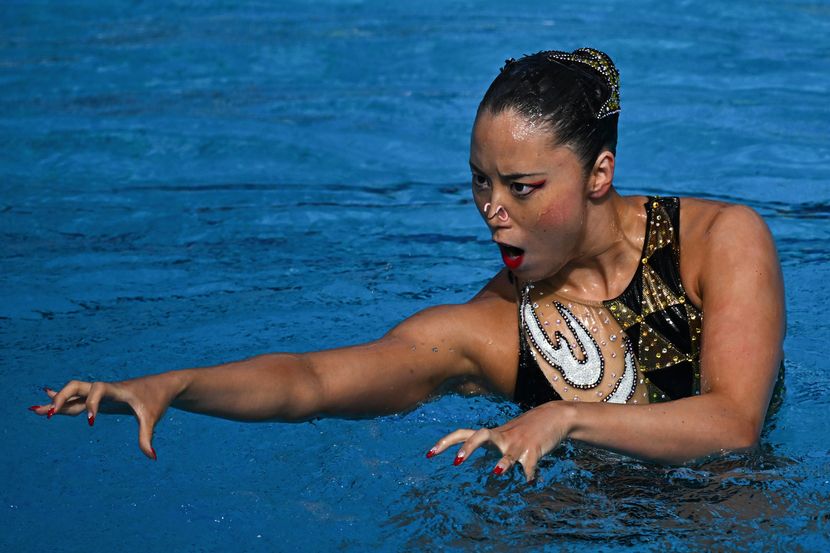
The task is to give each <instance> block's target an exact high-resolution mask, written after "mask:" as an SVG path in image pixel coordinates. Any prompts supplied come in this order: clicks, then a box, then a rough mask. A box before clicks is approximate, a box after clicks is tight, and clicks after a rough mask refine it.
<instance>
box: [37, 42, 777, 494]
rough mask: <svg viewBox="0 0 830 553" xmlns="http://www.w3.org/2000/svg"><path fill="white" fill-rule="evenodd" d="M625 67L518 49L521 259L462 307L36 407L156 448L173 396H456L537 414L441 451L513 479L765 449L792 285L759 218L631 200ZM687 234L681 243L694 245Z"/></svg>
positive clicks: (478, 176)
mask: <svg viewBox="0 0 830 553" xmlns="http://www.w3.org/2000/svg"><path fill="white" fill-rule="evenodd" d="M618 112H619V75H618V73H617V70H616V68H615V67H614V65H613V63H612V62H611V60H610V59H609V58H608V56H606V55H605V54H603V53H601V52H598V51H596V50H592V49H580V50H576V51H574V52H572V53H565V52H557V51H549V52H540V53H537V54H534V55H531V56H525V57H523V58H521V59H520V60H518V61H516V60H508V62H507V63H506V65H505V66H504V68H503V69H502V70H501V73H500V74H499V75H498V76H497V77H496V79H495V81H494V82H493V83H492V84H491V86H490V88H489V89H488V91H487V93H486V94H485V96H484V99H483V100H482V102H481V104H480V106H479V109H478V113H477V115H476V120H475V123H474V126H473V132H472V141H471V148H470V167H471V170H472V175H473V176H472V189H473V196H474V199H475V203H476V206H477V207H478V209H479V211H480V213H481V215H482V218H483V219H484V221H485V223H486V224H487V226H488V227H489V229H490V231H491V233H492V237H493V240H494V241H495V242H496V243H497V244H498V246H499V248H500V250H501V255H502V258H503V260H504V264H505V265H506V268H505V269H504V270H502V271H501V272H500V273H498V274H497V275H496V276H495V277H494V278H493V279H492V280H491V281H490V282H489V283H488V284H487V285H486V286H485V287H484V289H483V290H481V291H480V292H479V293H478V294H477V295H476V296H475V297H474V298H473V299H472V300H470V301H469V302H468V303H466V304H463V305H450V306H440V307H434V308H431V309H427V310H425V311H423V312H420V313H418V314H416V315H414V316H413V317H411V318H409V319H407V320H405V321H403V322H402V323H401V324H400V325H398V326H397V327H395V328H394V329H392V330H391V331H390V332H389V333H388V334H387V335H386V336H384V337H383V338H381V339H380V340H377V341H375V342H371V343H368V344H364V345H359V346H354V347H349V348H342V349H336V350H330V351H319V352H312V353H307V354H302V355H293V354H270V355H263V356H259V357H255V358H252V359H248V360H245V361H240V362H236V363H229V364H225V365H220V366H215V367H207V368H200V369H188V370H181V371H172V372H167V373H163V374H158V375H152V376H146V377H142V378H137V379H133V380H127V381H124V382H113V383H104V382H93V383H88V382H78V381H72V382H69V383H68V384H67V385H66V386H64V388H63V389H62V390H60V391H59V392H54V391H52V390H47V393H48V395H49V397H50V402H49V403H48V404H46V405H40V406H34V407H32V408H31V409H32V410H33V411H34V412H35V413H37V414H39V415H46V417H47V418H51V417H52V415H54V414H56V413H60V414H68V415H77V414H79V413H82V412H86V413H87V417H88V421H89V424H90V425H92V424H94V421H95V417H96V416H97V414H98V412H99V410H100V411H104V410H107V411H113V410H121V411H124V410H127V409H129V410H131V411H132V412H134V413H135V415H136V417H137V419H138V421H139V445H140V447H141V450H142V451H143V452H144V453H145V455H147V456H148V457H150V458H151V459H156V453H155V450H154V449H153V447H152V435H153V429H154V427H155V425H156V423H157V422H158V421H159V420H160V418H161V417H162V415H163V414H164V412H165V410H166V409H167V408H168V407H169V406H171V405H172V406H174V407H177V408H180V409H185V410H188V411H193V412H198V413H206V414H210V415H214V416H220V417H225V418H230V419H238V420H268V419H278V420H286V421H291V420H303V419H308V418H311V417H318V416H354V415H367V414H384V413H392V412H396V411H401V410H406V409H411V408H412V407H414V406H416V405H417V404H418V403H419V402H422V401H424V400H425V399H427V398H429V397H430V396H431V395H433V394H434V393H436V392H437V391H439V390H441V389H446V388H447V387H461V388H463V389H476V390H480V391H484V390H487V391H490V392H494V393H498V394H501V395H503V396H506V397H510V398H513V399H515V400H516V401H518V402H520V403H522V404H523V405H525V406H527V407H528V408H529V410H527V411H526V412H525V413H524V414H522V415H521V416H519V417H517V418H515V419H513V420H511V421H510V422H508V423H507V424H505V425H503V426H501V427H498V428H492V429H478V430H471V429H463V430H457V431H455V432H453V433H451V434H449V435H447V436H446V437H444V438H443V439H441V440H440V441H439V442H438V443H437V444H435V446H434V447H433V448H432V449H430V450H429V452H428V453H427V456H428V457H432V456H434V455H436V454H439V453H441V452H443V451H445V450H446V449H447V448H450V447H451V446H453V445H456V444H462V446H461V448H460V449H459V450H458V452H457V455H456V457H455V461H454V462H455V464H460V463H462V462H463V461H464V460H465V459H467V458H468V457H469V456H470V454H471V453H472V452H473V451H474V450H475V449H476V448H478V447H480V446H482V445H485V444H488V445H490V446H493V447H496V448H498V449H499V450H500V451H501V453H502V455H503V456H502V458H501V459H500V460H499V461H498V463H497V464H496V466H495V468H494V472H495V473H496V474H501V473H502V472H504V471H505V470H507V469H509V468H510V467H511V466H512V465H513V464H514V463H516V462H519V463H521V465H522V467H523V469H524V472H525V474H526V476H527V478H528V479H531V478H532V477H533V475H534V472H535V469H536V464H537V462H538V460H539V458H540V457H542V456H543V455H545V454H546V453H548V452H549V451H551V450H552V449H554V448H555V447H556V446H557V445H558V444H559V443H560V442H561V441H562V440H563V439H565V438H571V439H575V440H579V441H581V442H585V443H588V444H592V445H595V446H599V447H603V448H607V449H610V450H614V451H618V452H621V453H624V454H627V455H631V456H634V457H639V458H644V459H652V460H656V461H662V462H669V463H680V462H685V461H688V460H691V459H696V458H699V457H702V456H706V455H710V454H712V453H716V452H722V451H726V450H737V449H745V448H749V447H752V446H753V445H754V444H755V443H756V442H757V440H758V436H759V433H760V431H761V427H762V425H763V421H764V418H765V414H766V410H767V407H768V404H769V399H770V395H771V392H772V389H773V385H774V383H775V380H776V375H777V373H778V367H779V365H780V363H781V359H782V351H781V345H782V340H783V336H784V325H785V321H784V319H785V314H784V300H783V284H782V279H781V272H780V267H779V264H778V260H777V256H776V252H775V247H774V244H773V240H772V238H771V236H770V233H769V231H768V230H767V228H766V226H765V224H764V223H763V221H762V220H761V218H760V217H759V216H758V215H757V214H755V213H754V212H753V211H752V210H750V209H748V208H745V207H741V206H736V205H728V204H724V203H719V202H711V201H704V200H696V199H690V198H689V199H687V198H684V199H682V200H678V199H677V198H645V197H622V196H620V195H619V194H618V193H617V192H616V190H615V189H614V187H613V178H614V167H615V150H616V141H617V119H618ZM681 244H682V248H681Z"/></svg>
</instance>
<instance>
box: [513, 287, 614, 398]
mask: <svg viewBox="0 0 830 553" xmlns="http://www.w3.org/2000/svg"><path fill="white" fill-rule="evenodd" d="M554 303H555V305H556V309H557V310H558V311H559V313H560V314H561V315H562V318H563V319H565V322H566V324H567V325H568V328H570V330H571V332H572V333H573V335H574V338H576V343H577V345H578V346H579V348H580V349H581V350H582V353H583V356H584V358H583V359H582V360H581V361H580V360H579V359H577V358H576V356H575V355H574V352H573V349H572V348H571V345H570V344H569V343H568V341H567V340H566V339H565V337H564V336H562V334H561V333H560V332H558V331H557V332H556V334H555V337H556V343H555V344H551V341H550V339H549V338H548V335H547V333H546V332H545V331H544V329H543V328H542V327H541V326H540V325H539V320H538V319H537V318H536V314H535V313H534V312H533V307H532V306H531V305H530V302H529V301H528V300H527V296H525V298H523V301H522V319H523V322H524V325H525V328H526V329H527V332H528V334H529V335H530V338H531V340H532V341H533V345H534V346H536V349H537V350H539V353H541V354H542V357H544V358H545V361H547V362H548V363H549V364H550V365H551V366H553V367H555V368H556V369H557V370H558V371H559V372H560V373H561V374H562V376H563V377H564V378H565V381H566V382H568V383H569V384H570V385H571V386H574V387H577V388H583V389H584V388H595V387H596V386H597V385H599V383H600V380H602V373H603V367H604V366H605V359H604V358H603V356H602V352H601V351H600V349H599V347H598V346H597V344H596V342H594V340H593V338H591V335H590V334H589V333H588V329H587V328H585V327H584V326H582V323H580V322H579V320H578V319H577V318H576V317H574V316H573V314H572V313H571V312H570V311H568V309H566V308H565V306H563V305H562V304H560V303H559V302H554ZM626 361H628V358H626Z"/></svg>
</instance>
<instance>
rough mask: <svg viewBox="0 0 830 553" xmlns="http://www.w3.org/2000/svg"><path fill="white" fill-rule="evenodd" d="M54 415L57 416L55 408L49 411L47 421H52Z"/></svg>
mask: <svg viewBox="0 0 830 553" xmlns="http://www.w3.org/2000/svg"><path fill="white" fill-rule="evenodd" d="M54 414H55V408H54V407H52V408H51V409H49V410H48V411H47V412H46V418H47V419H51V418H52V416H53V415H54Z"/></svg>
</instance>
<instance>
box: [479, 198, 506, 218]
mask: <svg viewBox="0 0 830 553" xmlns="http://www.w3.org/2000/svg"><path fill="white" fill-rule="evenodd" d="M481 211H482V212H483V213H484V218H485V219H487V221H488V222H489V221H491V220H493V219H495V220H497V221H500V222H502V223H506V222H507V221H508V220H509V219H510V215H509V214H508V213H507V209H506V208H505V207H504V206H503V205H501V204H496V206H495V207H493V202H487V203H486V204H484V205H483V206H482V209H481Z"/></svg>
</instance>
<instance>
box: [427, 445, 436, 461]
mask: <svg viewBox="0 0 830 553" xmlns="http://www.w3.org/2000/svg"><path fill="white" fill-rule="evenodd" d="M436 453H437V452H436V451H435V448H433V449H430V450H429V451H427V459H432V458H433V457H435V454H436Z"/></svg>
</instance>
